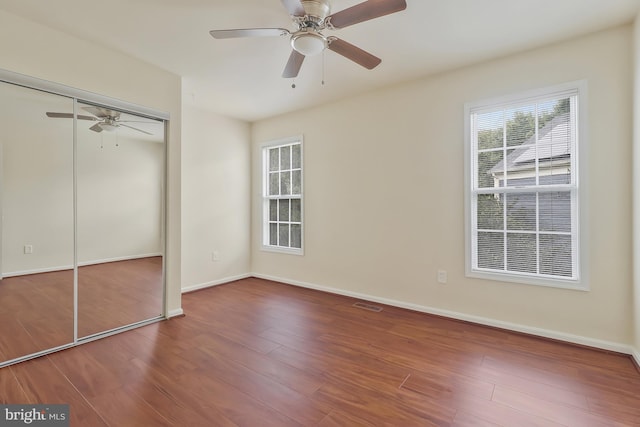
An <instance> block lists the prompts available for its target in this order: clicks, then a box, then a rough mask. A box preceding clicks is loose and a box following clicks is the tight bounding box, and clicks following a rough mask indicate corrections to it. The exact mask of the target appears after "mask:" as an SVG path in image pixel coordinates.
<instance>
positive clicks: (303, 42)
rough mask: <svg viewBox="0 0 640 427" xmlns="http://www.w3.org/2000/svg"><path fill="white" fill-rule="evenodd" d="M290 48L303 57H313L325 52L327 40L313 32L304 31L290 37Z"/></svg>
mask: <svg viewBox="0 0 640 427" xmlns="http://www.w3.org/2000/svg"><path fill="white" fill-rule="evenodd" d="M291 47H293V48H294V49H295V50H296V51H297V52H299V53H301V54H302V55H304V56H313V55H317V54H319V53H320V52H322V51H323V50H325V48H326V47H327V40H326V39H325V38H324V36H323V35H322V34H319V33H316V32H315V31H305V32H302V33H299V34H294V35H293V37H291Z"/></svg>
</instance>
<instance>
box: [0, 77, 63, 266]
mask: <svg viewBox="0 0 640 427" xmlns="http://www.w3.org/2000/svg"><path fill="white" fill-rule="evenodd" d="M0 99H1V100H2V102H0V129H1V131H0V150H1V151H2V164H1V165H0V170H1V173H0V176H1V178H0V179H1V184H0V195H1V199H0V200H1V202H2V230H1V232H2V275H3V276H7V275H15V274H23V273H28V272H39V271H47V270H52V269H61V268H71V267H72V266H73V122H72V121H71V120H62V121H60V122H58V123H55V122H52V121H51V119H47V117H46V115H45V112H46V111H67V110H72V108H73V104H72V101H71V100H70V99H68V98H64V97H60V96H57V95H52V94H48V93H43V92H39V91H35V90H31V89H26V88H23V87H19V86H15V85H10V84H6V83H1V84H0ZM25 245H30V246H31V247H32V249H33V250H32V253H30V254H26V253H25V251H24V247H25Z"/></svg>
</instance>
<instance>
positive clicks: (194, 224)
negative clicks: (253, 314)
mask: <svg viewBox="0 0 640 427" xmlns="http://www.w3.org/2000/svg"><path fill="white" fill-rule="evenodd" d="M182 130H183V133H182V138H183V139H182V141H183V142H182V162H183V163H182V206H183V214H182V254H183V256H182V286H183V289H184V290H185V291H188V290H195V289H199V288H201V287H204V286H208V285H213V284H217V283H222V282H227V281H230V280H233V279H235V278H239V277H245V276H246V275H247V273H248V272H249V271H250V268H249V261H250V257H249V255H250V254H249V247H250V237H249V236H250V233H251V222H250V219H249V216H250V196H249V187H250V178H249V177H250V175H251V171H250V144H249V140H250V132H249V124H248V123H245V122H242V121H239V120H234V119H228V118H225V117H221V116H219V115H216V114H214V113H211V112H208V111H204V110H201V109H197V108H194V107H190V106H184V110H183V124H182ZM214 251H215V252H217V253H218V255H219V260H218V261H213V256H212V255H213V252H214Z"/></svg>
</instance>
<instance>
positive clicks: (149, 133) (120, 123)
mask: <svg viewBox="0 0 640 427" xmlns="http://www.w3.org/2000/svg"><path fill="white" fill-rule="evenodd" d="M118 126H122V127H125V128H129V129H133V130H137V131H138V132H142V133H146V134H147V135H153V134H152V133H151V132H147V131H146V130H142V129H138V128H134V127H133V126H129V125H125V124H124V123H122V122H118Z"/></svg>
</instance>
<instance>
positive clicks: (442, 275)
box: [438, 270, 447, 283]
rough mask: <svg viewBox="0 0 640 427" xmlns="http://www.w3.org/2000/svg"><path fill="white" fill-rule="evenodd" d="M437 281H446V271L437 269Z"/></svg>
mask: <svg viewBox="0 0 640 427" xmlns="http://www.w3.org/2000/svg"><path fill="white" fill-rule="evenodd" d="M438 283H447V271H446V270H438Z"/></svg>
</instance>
